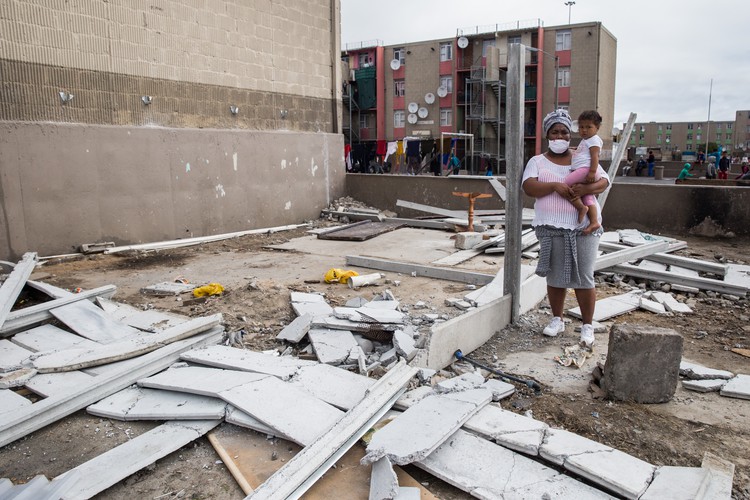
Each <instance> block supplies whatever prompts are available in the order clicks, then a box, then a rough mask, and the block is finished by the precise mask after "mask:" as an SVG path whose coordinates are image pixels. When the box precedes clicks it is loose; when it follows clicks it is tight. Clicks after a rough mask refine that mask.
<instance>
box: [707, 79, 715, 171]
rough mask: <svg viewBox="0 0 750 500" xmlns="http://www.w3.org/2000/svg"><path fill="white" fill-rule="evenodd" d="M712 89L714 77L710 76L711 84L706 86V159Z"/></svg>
mask: <svg viewBox="0 0 750 500" xmlns="http://www.w3.org/2000/svg"><path fill="white" fill-rule="evenodd" d="M713 90H714V79H713V78H711V85H710V86H709V87H708V120H706V161H708V141H709V140H710V139H709V135H708V133H709V131H710V129H711V93H712V92H713Z"/></svg>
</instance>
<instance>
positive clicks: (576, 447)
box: [539, 429, 613, 465]
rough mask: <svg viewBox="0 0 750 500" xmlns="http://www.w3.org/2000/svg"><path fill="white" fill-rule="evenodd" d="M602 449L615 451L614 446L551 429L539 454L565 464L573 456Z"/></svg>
mask: <svg viewBox="0 0 750 500" xmlns="http://www.w3.org/2000/svg"><path fill="white" fill-rule="evenodd" d="M600 451H613V448H610V447H609V446H606V445H603V444H600V443H597V442H596V441H592V440H590V439H587V438H585V437H583V436H579V435H578V434H573V433H572V432H568V431H565V430H562V429H549V430H547V432H546V434H545V435H544V441H543V442H542V446H541V447H540V448H539V456H540V457H542V458H543V459H545V460H549V461H550V462H552V463H553V464H557V465H563V463H564V462H565V461H566V460H567V459H568V458H570V457H572V456H575V455H580V454H582V453H585V454H589V453H596V452H600Z"/></svg>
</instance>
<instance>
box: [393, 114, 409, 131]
mask: <svg viewBox="0 0 750 500" xmlns="http://www.w3.org/2000/svg"><path fill="white" fill-rule="evenodd" d="M405 119H406V113H405V112H404V110H403V109H399V110H396V111H394V112H393V128H404V121H405Z"/></svg>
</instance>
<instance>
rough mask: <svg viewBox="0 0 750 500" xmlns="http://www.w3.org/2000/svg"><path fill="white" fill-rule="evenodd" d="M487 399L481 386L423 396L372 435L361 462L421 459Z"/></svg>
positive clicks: (487, 393)
mask: <svg viewBox="0 0 750 500" xmlns="http://www.w3.org/2000/svg"><path fill="white" fill-rule="evenodd" d="M456 396H458V397H456ZM459 398H460V399H459ZM490 399H491V394H490V392H489V391H486V390H484V389H474V390H471V391H465V392H462V393H460V394H458V395H455V394H448V395H441V396H429V397H426V398H424V399H423V400H421V401H419V402H418V403H417V404H415V405H414V406H412V407H411V408H409V409H407V410H406V411H405V412H404V413H402V414H401V415H399V416H398V417H396V418H395V419H394V420H393V421H391V422H390V423H389V424H388V425H386V426H385V427H383V428H382V429H380V430H378V431H377V432H376V433H375V434H374V435H373V437H372V440H371V441H370V444H369V445H368V446H367V454H366V455H365V456H364V457H363V458H362V463H363V464H365V465H366V464H369V463H373V462H375V461H376V460H379V459H381V458H382V457H388V459H389V460H390V461H391V462H392V463H394V464H397V465H404V464H408V463H412V462H418V461H420V460H423V459H424V458H425V457H427V456H428V455H429V454H430V453H431V452H432V451H433V450H435V448H437V447H438V446H440V445H441V444H442V443H443V442H444V441H445V440H446V439H448V438H449V437H450V436H451V435H452V434H453V433H454V432H456V431H457V430H458V429H459V428H460V427H461V426H462V425H463V424H464V422H466V421H467V420H468V419H469V418H471V417H472V416H473V415H474V414H475V413H476V412H478V411H479V410H481V409H482V408H483V407H484V406H486V405H487V403H489V402H490Z"/></svg>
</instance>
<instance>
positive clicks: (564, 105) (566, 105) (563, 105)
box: [557, 104, 570, 111]
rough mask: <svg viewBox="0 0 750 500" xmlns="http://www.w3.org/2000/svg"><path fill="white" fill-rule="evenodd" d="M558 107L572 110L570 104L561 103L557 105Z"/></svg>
mask: <svg viewBox="0 0 750 500" xmlns="http://www.w3.org/2000/svg"><path fill="white" fill-rule="evenodd" d="M557 109H564V110H565V111H570V105H569V104H560V105H558V106H557Z"/></svg>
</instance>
